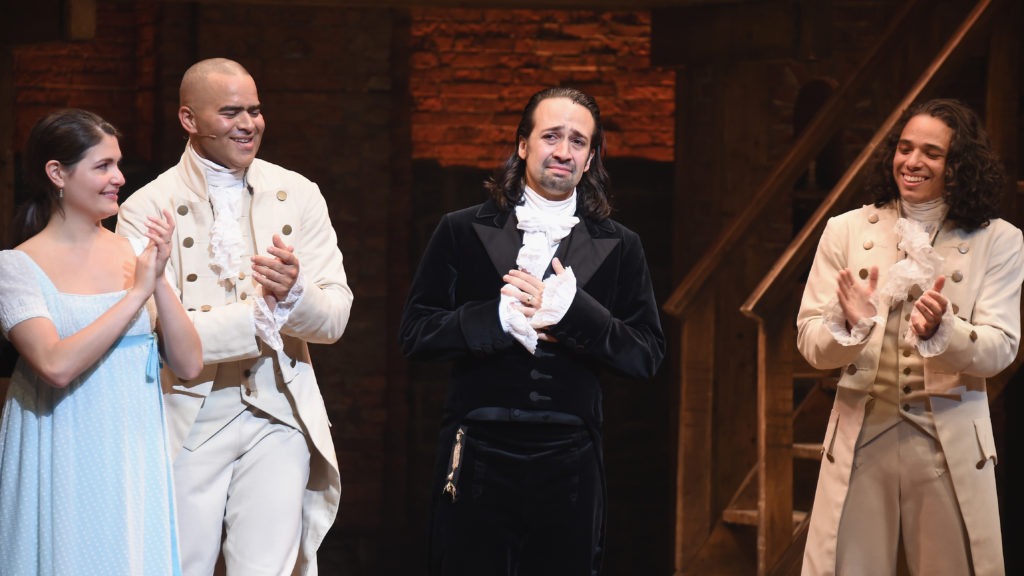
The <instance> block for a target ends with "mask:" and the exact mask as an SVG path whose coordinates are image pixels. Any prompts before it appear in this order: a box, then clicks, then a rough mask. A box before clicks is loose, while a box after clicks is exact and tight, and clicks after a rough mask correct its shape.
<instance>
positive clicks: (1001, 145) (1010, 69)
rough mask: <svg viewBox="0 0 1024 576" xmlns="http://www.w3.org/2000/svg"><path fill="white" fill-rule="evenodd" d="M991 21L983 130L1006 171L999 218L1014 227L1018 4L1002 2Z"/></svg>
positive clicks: (1017, 113) (1018, 60)
mask: <svg viewBox="0 0 1024 576" xmlns="http://www.w3.org/2000/svg"><path fill="white" fill-rule="evenodd" d="M999 12H1000V14H999V16H998V17H996V18H995V19H994V20H993V26H992V28H993V30H992V36H991V38H990V39H989V49H988V74H987V75H986V76H987V86H986V87H985V128H986V131H987V132H988V134H989V137H991V138H992V145H993V146H994V147H995V149H996V151H997V152H998V153H999V157H1000V158H1001V159H1002V161H1003V165H1004V167H1005V168H1006V174H1007V182H1006V190H1005V194H1004V195H1003V215H1004V216H1003V217H1004V218H1007V219H1008V220H1010V221H1011V222H1013V223H1014V224H1016V225H1017V226H1020V225H1021V219H1020V218H1019V217H1018V214H1017V211H1018V209H1019V208H1020V207H1019V206H1017V194H1016V191H1017V180H1018V178H1019V177H1020V173H1019V170H1020V168H1019V167H1018V166H1017V154H1018V150H1019V146H1020V142H1019V141H1018V139H1019V131H1018V128H1017V122H1018V121H1019V120H1020V118H1019V111H1018V106H1019V99H1020V70H1021V68H1020V30H1021V14H1022V13H1024V10H1021V5H1020V2H1019V1H1018V2H1003V3H1002V6H1000V7H999Z"/></svg>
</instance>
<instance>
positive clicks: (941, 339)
mask: <svg viewBox="0 0 1024 576" xmlns="http://www.w3.org/2000/svg"><path fill="white" fill-rule="evenodd" d="M955 321H956V320H955V319H954V317H953V311H952V310H950V309H949V307H948V306H947V307H946V313H945V314H943V315H942V320H941V321H940V322H939V327H938V328H936V329H935V334H932V337H931V338H929V339H927V340H921V338H920V337H919V336H918V335H917V333H916V332H914V329H913V327H911V326H910V325H909V324H908V325H907V333H906V334H905V335H904V336H903V340H905V341H906V342H907V344H910V345H911V346H917V351H918V352H920V353H921V356H922V357H924V358H932V357H934V356H938V355H939V354H942V353H943V352H945V351H946V349H947V348H949V341H950V340H951V339H952V338H953V323H954V322H955Z"/></svg>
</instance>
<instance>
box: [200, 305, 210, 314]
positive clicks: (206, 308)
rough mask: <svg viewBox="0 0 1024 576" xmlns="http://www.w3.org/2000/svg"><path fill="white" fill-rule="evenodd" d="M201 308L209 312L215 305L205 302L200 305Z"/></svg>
mask: <svg viewBox="0 0 1024 576" xmlns="http://www.w3.org/2000/svg"><path fill="white" fill-rule="evenodd" d="M199 309H200V310H202V311H203V312H209V311H210V310H213V306H210V305H209V304H203V305H202V306H200V307H199Z"/></svg>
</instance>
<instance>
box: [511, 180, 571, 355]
mask: <svg viewBox="0 0 1024 576" xmlns="http://www.w3.org/2000/svg"><path fill="white" fill-rule="evenodd" d="M575 212H576V191H575V190H574V191H573V193H572V195H570V196H569V198H566V199H565V200H547V199H546V198H543V197H542V196H541V195H540V194H537V192H535V191H534V190H533V189H532V188H530V187H529V186H526V187H525V192H524V194H523V204H521V205H519V206H516V219H517V220H518V221H519V223H518V225H517V227H518V228H519V229H520V230H522V231H523V246H522V248H520V249H519V254H518V256H517V257H516V265H518V266H519V268H520V269H521V270H523V271H525V272H527V273H529V274H530V275H532V276H535V277H537V278H542V277H543V274H544V272H545V271H547V269H548V265H549V264H550V263H551V259H552V258H553V257H554V255H555V252H556V251H557V250H558V245H559V243H560V242H561V241H562V239H563V238H565V237H566V236H568V235H569V232H571V231H572V229H573V226H575V225H576V224H578V223H579V221H580V219H579V218H577V217H576V216H574V214H575ZM544 283H545V287H544V293H543V296H542V297H541V303H542V307H541V308H540V309H539V310H537V311H536V312H535V313H534V315H533V318H532V319H530V318H527V317H526V315H524V314H523V312H522V311H521V310H519V309H518V308H517V307H516V304H518V303H519V299H518V298H514V297H512V296H508V295H505V294H502V295H501V302H500V304H499V310H498V315H499V317H500V319H501V322H502V326H503V327H504V328H505V331H506V332H508V333H509V334H511V335H512V336H513V337H514V338H515V339H516V340H517V341H519V343H521V344H522V345H523V347H525V348H526V349H527V350H529V351H530V353H531V354H532V353H533V352H535V351H536V349H537V329H538V328H543V327H545V326H550V325H551V324H554V323H557V322H558V321H559V320H561V318H562V317H563V316H565V312H566V310H568V309H569V305H570V304H572V300H573V298H574V297H575V295H576V277H575V276H574V275H573V273H572V270H571V269H570V268H566V270H565V272H564V273H562V274H561V275H556V276H551V277H549V278H548V279H547V280H545V282H544Z"/></svg>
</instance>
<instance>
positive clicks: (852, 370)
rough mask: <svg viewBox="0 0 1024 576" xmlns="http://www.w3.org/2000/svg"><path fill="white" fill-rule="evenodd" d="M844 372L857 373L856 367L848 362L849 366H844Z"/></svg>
mask: <svg viewBox="0 0 1024 576" xmlns="http://www.w3.org/2000/svg"><path fill="white" fill-rule="evenodd" d="M846 373H847V374H849V375H851V376H852V375H854V374H856V373H857V367H856V366H854V365H853V364H850V365H849V366H847V367H846Z"/></svg>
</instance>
